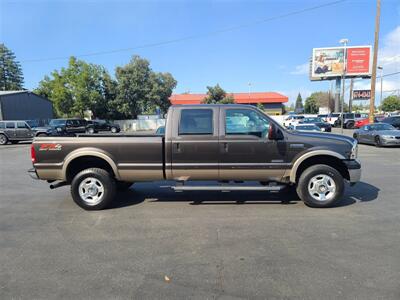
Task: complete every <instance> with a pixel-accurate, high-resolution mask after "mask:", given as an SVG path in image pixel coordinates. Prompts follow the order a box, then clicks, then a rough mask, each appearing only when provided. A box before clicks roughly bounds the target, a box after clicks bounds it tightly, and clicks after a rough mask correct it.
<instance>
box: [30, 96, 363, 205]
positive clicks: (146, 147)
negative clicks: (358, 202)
mask: <svg viewBox="0 0 400 300" xmlns="http://www.w3.org/2000/svg"><path fill="white" fill-rule="evenodd" d="M227 124H231V125H236V126H232V127H228V126H227ZM239 128H240V129H241V130H240V131H239ZM31 159H32V163H33V169H31V170H29V174H30V175H31V176H32V177H33V178H36V179H38V178H39V179H42V180H48V181H51V182H53V183H52V185H51V187H52V188H56V187H59V186H63V185H67V184H70V185H71V194H72V198H73V200H74V201H75V202H76V203H77V204H78V205H79V206H81V207H82V208H84V209H87V210H96V209H103V208H105V207H106V206H107V205H110V204H111V202H112V201H113V200H114V199H115V195H116V191H117V189H118V188H119V189H123V188H127V187H129V186H130V185H131V184H132V183H133V182H138V181H139V182H140V181H158V180H176V181H178V182H180V183H182V184H179V185H176V186H172V188H173V189H174V190H175V191H188V190H189V191H193V190H203V191H204V190H214V191H215V190H221V191H227V190H230V191H248V190H258V191H280V190H282V189H284V188H285V186H286V185H293V186H296V191H297V193H298V195H299V197H300V199H302V200H303V201H304V202H305V203H306V204H307V205H309V206H312V207H329V206H333V205H336V204H337V203H338V202H339V201H340V200H341V199H342V196H343V192H344V180H348V181H349V182H350V183H351V184H354V183H356V182H357V181H358V180H359V179H360V176H361V165H360V163H359V162H358V160H357V142H356V140H355V139H353V138H351V137H347V136H338V135H332V134H326V133H320V132H298V131H288V130H286V129H284V128H283V127H282V126H280V125H279V124H278V123H276V122H275V120H273V119H272V118H270V117H268V116H267V115H265V114H264V113H263V112H261V111H260V110H258V109H257V108H256V107H252V106H248V105H235V104H227V105H207V104H202V105H176V106H171V107H170V108H169V110H168V114H167V120H166V130H165V136H156V135H149V136H142V135H138V136H131V135H126V136H121V135H116V136H95V135H86V136H80V137H78V138H75V137H44V138H36V139H35V140H34V142H33V144H32V147H31ZM197 180H199V181H204V180H208V181H210V180H211V181H223V182H226V181H230V182H231V183H232V184H230V185H226V184H224V185H220V184H215V185H201V184H196V185H187V183H190V182H191V181H197ZM55 181H57V182H56V183H55ZM238 181H240V182H243V181H259V182H261V183H262V184H263V185H257V186H249V185H246V184H245V185H243V184H240V183H238Z"/></svg>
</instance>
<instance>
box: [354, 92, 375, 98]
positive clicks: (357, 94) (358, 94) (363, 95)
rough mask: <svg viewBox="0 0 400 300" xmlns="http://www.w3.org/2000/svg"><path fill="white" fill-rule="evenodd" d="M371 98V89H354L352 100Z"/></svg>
mask: <svg viewBox="0 0 400 300" xmlns="http://www.w3.org/2000/svg"><path fill="white" fill-rule="evenodd" d="M370 98H371V90H354V91H353V100H368V99H370Z"/></svg>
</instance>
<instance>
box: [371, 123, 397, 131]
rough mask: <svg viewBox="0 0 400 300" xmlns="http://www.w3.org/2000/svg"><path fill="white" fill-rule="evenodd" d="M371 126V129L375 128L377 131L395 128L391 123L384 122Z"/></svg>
mask: <svg viewBox="0 0 400 300" xmlns="http://www.w3.org/2000/svg"><path fill="white" fill-rule="evenodd" d="M371 128H372V130H377V131H380V130H396V128H394V127H393V126H392V125H390V124H384V123H381V124H374V125H372V126H371Z"/></svg>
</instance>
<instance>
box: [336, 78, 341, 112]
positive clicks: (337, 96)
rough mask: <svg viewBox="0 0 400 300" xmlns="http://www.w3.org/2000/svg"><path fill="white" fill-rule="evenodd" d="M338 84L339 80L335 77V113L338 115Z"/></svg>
mask: <svg viewBox="0 0 400 300" xmlns="http://www.w3.org/2000/svg"><path fill="white" fill-rule="evenodd" d="M340 82H341V78H340V77H336V86H335V113H338V112H339V110H340V105H339V104H340Z"/></svg>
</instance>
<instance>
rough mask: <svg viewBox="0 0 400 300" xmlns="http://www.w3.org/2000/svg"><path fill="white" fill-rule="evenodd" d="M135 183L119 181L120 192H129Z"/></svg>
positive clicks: (118, 188)
mask: <svg viewBox="0 0 400 300" xmlns="http://www.w3.org/2000/svg"><path fill="white" fill-rule="evenodd" d="M132 184H133V182H125V181H117V190H118V191H127V190H129V188H130V187H131V186H132Z"/></svg>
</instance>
